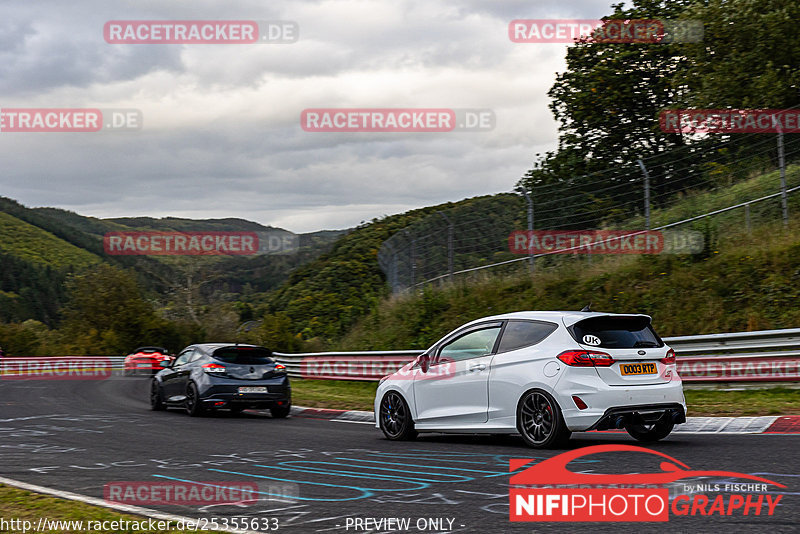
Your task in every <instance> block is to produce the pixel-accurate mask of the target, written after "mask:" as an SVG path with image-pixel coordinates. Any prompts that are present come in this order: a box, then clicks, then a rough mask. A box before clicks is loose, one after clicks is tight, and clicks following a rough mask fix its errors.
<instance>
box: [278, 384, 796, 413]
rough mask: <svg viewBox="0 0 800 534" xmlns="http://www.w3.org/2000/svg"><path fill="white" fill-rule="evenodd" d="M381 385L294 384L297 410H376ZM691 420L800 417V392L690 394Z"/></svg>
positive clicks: (774, 389)
mask: <svg viewBox="0 0 800 534" xmlns="http://www.w3.org/2000/svg"><path fill="white" fill-rule="evenodd" d="M377 387H378V383H377V382H359V381H336V380H301V379H294V380H292V402H293V403H294V404H295V405H297V406H309V407H312V408H333V409H338V410H369V411H371V410H372V402H373V399H374V398H375V389H376V388H377ZM686 403H687V404H688V406H689V415H690V416H737V415H742V416H744V415H749V416H753V415H793V414H800V389H788V388H772V389H753V390H745V391H719V390H686Z"/></svg>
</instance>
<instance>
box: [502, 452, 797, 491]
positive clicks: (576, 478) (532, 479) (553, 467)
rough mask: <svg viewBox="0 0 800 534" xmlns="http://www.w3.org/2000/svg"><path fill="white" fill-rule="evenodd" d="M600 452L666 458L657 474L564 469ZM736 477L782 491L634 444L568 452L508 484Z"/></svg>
mask: <svg viewBox="0 0 800 534" xmlns="http://www.w3.org/2000/svg"><path fill="white" fill-rule="evenodd" d="M604 452H643V453H647V454H653V455H656V456H661V457H662V458H666V459H667V460H669V461H667V462H661V465H659V467H660V468H661V471H662V472H660V473H635V474H618V475H614V474H591V473H574V472H572V471H570V470H569V469H567V467H566V466H567V464H569V463H570V462H572V461H573V460H576V459H578V458H581V457H583V456H588V455H590V454H598V453H604ZM532 461H534V460H511V463H510V468H511V470H514V469H516V468H518V467H520V466H522V465H525V464H527V463H530V462H532ZM708 476H715V477H736V478H746V479H748V480H755V481H758V482H766V483H768V484H773V485H775V486H777V487H779V488H785V487H786V486H784V485H783V484H778V483H777V482H773V481H772V480H769V479H766V478H762V477H758V476H755V475H748V474H746V473H736V472H733V471H696V470H693V469H691V468H690V467H689V466H688V465H686V464H684V463H683V462H681V461H679V460H676V459H675V458H673V457H671V456H668V455H666V454H664V453H663V452H658V451H654V450H651V449H645V448H644V447H636V446H634V445H594V446H591V447H583V448H581V449H576V450H573V451H568V452H564V453H561V454H559V455H558V456H554V457H553V458H548V459H547V460H542V461H541V462H538V463H536V464H534V465H532V466H531V467H529V468H527V469H525V470H524V471H521V472H519V473H517V474H515V475H513V476H512V477H511V480H510V481H509V482H510V484H512V485H517V486H520V485H550V484H648V485H649V484H667V483H670V482H675V481H677V480H681V479H684V478H692V477H708Z"/></svg>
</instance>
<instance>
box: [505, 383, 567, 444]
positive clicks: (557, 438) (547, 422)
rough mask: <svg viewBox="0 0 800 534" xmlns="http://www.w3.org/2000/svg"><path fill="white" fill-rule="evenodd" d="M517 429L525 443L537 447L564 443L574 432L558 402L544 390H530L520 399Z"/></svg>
mask: <svg viewBox="0 0 800 534" xmlns="http://www.w3.org/2000/svg"><path fill="white" fill-rule="evenodd" d="M517 430H519V433H520V434H521V435H522V439H524V440H525V443H527V444H528V445H530V446H531V447H534V448H536V449H545V448H549V447H555V446H558V445H562V444H563V443H565V442H566V441H567V440H568V439H569V437H570V435H571V434H572V433H571V432H570V431H569V430H568V429H567V425H566V423H565V422H564V417H563V416H562V415H561V408H560V407H559V406H558V403H557V402H556V401H555V399H553V397H551V396H550V395H548V394H547V393H545V392H544V391H529V392H528V393H526V394H525V396H524V397H522V399H520V402H519V406H518V407H517Z"/></svg>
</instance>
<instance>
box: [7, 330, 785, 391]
mask: <svg viewBox="0 0 800 534" xmlns="http://www.w3.org/2000/svg"><path fill="white" fill-rule="evenodd" d="M664 341H665V342H666V343H667V344H668V345H669V346H671V347H672V348H673V349H675V353H676V354H677V356H678V374H679V375H680V376H681V377H682V378H683V380H684V381H686V382H701V383H702V382H711V383H713V382H764V381H770V382H771V381H776V382H778V381H791V382H800V328H787V329H782V330H760V331H755V332H729V333H724V334H703V335H695V336H679V337H667V338H664ZM423 352H424V351H422V350H389V351H351V352H307V353H298V354H287V353H281V352H276V353H275V359H276V360H277V361H278V362H279V363H281V364H283V365H285V366H286V369H287V371H288V374H289V376H291V377H294V378H315V379H326V380H380V378H381V377H383V376H385V375H387V374H391V373H393V372H394V371H396V370H397V369H399V368H400V367H402V366H403V365H405V364H406V363H408V362H410V361H411V360H413V359H414V358H416V357H417V356H419V355H420V354H422V353H423ZM83 358H89V359H90V358H92V357H83ZM98 358H104V359H105V360H106V361H107V362H109V363H110V366H111V370H112V371H117V372H119V371H121V370H122V368H123V362H124V359H125V357H124V356H105V357H98ZM13 359H14V358H11V360H13ZM37 359H38V358H37ZM2 368H3V359H2V358H0V371H2ZM114 374H117V373H114Z"/></svg>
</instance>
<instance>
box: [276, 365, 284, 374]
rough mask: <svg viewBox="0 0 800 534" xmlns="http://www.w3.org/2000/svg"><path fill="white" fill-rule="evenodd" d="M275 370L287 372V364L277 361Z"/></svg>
mask: <svg viewBox="0 0 800 534" xmlns="http://www.w3.org/2000/svg"><path fill="white" fill-rule="evenodd" d="M275 372H276V373H285V372H286V366H285V365H283V364H280V363H276V364H275Z"/></svg>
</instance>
